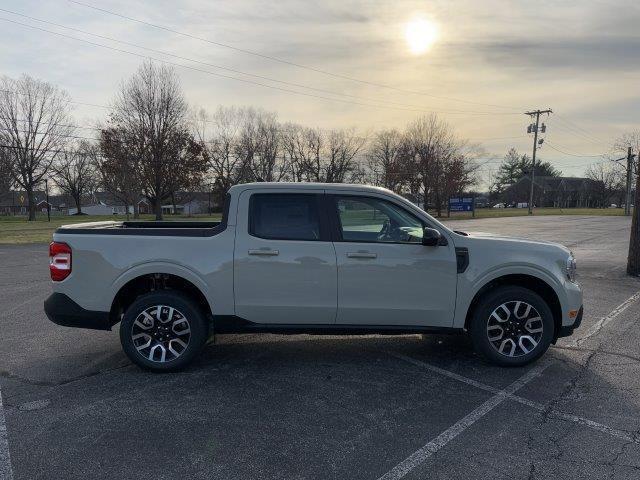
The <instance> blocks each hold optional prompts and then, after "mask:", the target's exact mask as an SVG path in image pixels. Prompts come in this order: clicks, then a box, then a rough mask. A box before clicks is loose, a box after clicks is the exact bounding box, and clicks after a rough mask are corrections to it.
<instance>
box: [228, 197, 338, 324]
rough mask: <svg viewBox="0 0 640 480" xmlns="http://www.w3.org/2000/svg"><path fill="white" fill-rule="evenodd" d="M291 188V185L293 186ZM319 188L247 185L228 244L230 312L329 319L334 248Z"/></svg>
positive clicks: (293, 320) (255, 317) (266, 319)
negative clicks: (230, 246) (231, 285)
mask: <svg viewBox="0 0 640 480" xmlns="http://www.w3.org/2000/svg"><path fill="white" fill-rule="evenodd" d="M294 192H295V191H294ZM322 195H323V190H309V189H305V191H304V193H292V192H291V190H286V189H283V190H274V189H273V188H271V189H263V190H259V189H258V190H247V191H244V192H243V193H242V194H241V195H240V198H239V204H238V215H237V227H236V228H237V230H236V241H235V250H234V296H235V309H236V315H237V316H239V317H241V318H243V319H245V320H249V321H251V322H256V323H270V324H274V323H275V324H333V323H334V322H335V318H336V309H337V278H336V270H337V267H336V254H335V250H334V248H333V243H332V242H331V238H330V231H329V228H328V221H327V217H326V211H325V210H323V209H322V208H321V202H322Z"/></svg>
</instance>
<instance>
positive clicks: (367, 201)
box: [44, 183, 582, 371]
mask: <svg viewBox="0 0 640 480" xmlns="http://www.w3.org/2000/svg"><path fill="white" fill-rule="evenodd" d="M53 240H54V241H53V243H51V245H50V252H49V255H50V271H51V278H52V280H53V293H52V295H51V296H50V297H49V298H48V299H47V300H46V301H45V305H44V306H45V312H46V314H47V316H48V317H49V319H51V320H52V321H53V322H55V323H57V324H59V325H64V326H70V327H80V328H93V329H105V330H108V329H111V327H113V326H114V325H115V324H117V323H118V322H120V339H121V342H122V346H123V349H124V351H125V352H126V354H127V355H128V356H129V358H130V359H131V360H132V361H133V362H134V363H136V364H138V365H139V366H141V367H144V368H148V369H152V370H160V371H175V370H178V369H180V368H183V367H184V366H186V365H187V364H188V363H189V362H191V361H192V360H193V359H194V357H195V356H196V355H197V354H198V353H199V352H200V350H201V349H202V347H203V345H204V344H205V342H206V341H207V339H208V338H209V337H210V336H211V335H212V334H215V333H240V332H246V333H252V332H268V333H280V334H301V333H305V334H345V335H352V334H371V333H376V334H406V333H413V334H415V333H431V332H439V333H442V332H449V333H466V334H469V335H470V336H471V339H472V341H473V344H474V346H475V349H476V350H477V352H478V353H480V354H481V355H482V356H484V357H485V358H487V359H488V360H490V361H492V362H495V363H497V364H499V365H504V366H519V365H524V364H526V363H528V362H531V361H533V360H535V359H536V358H538V357H540V356H541V355H542V354H543V353H544V352H545V351H546V350H547V348H548V347H549V345H550V344H551V343H553V342H555V341H556V339H557V338H558V337H562V336H567V335H570V334H571V333H572V332H573V330H574V329H575V328H576V327H578V325H579V324H580V321H581V319H582V292H581V290H580V287H579V286H578V284H577V283H576V280H575V266H576V264H575V261H574V258H573V256H572V254H571V252H570V251H569V250H568V249H567V248H565V247H563V246H561V245H557V244H553V243H547V242H539V241H529V240H523V239H515V238H505V237H499V236H493V235H488V234H473V233H464V232H457V231H452V230H450V229H449V228H447V227H446V226H445V225H443V224H442V223H440V222H438V221H437V220H435V219H434V218H432V217H431V216H429V215H428V214H427V213H425V212H424V211H422V210H421V209H419V208H417V207H416V206H415V205H413V204H412V203H410V202H409V201H407V200H405V199H403V198H402V197H400V196H398V195H396V194H394V193H392V192H390V191H388V190H385V189H381V188H375V187H368V186H361V185H344V184H313V183H308V184H300V183H291V184H287V183H253V184H245V185H237V186H235V187H233V188H231V190H230V191H229V193H228V195H227V201H226V205H225V209H224V214H223V217H222V221H221V222H220V223H213V222H211V223H208V222H97V223H86V224H77V225H69V226H63V227H61V228H59V229H58V230H56V232H55V233H54V235H53Z"/></svg>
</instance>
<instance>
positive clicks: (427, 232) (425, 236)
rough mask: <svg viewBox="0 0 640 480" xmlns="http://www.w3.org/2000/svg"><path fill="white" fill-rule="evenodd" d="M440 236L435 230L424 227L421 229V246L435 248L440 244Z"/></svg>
mask: <svg viewBox="0 0 640 480" xmlns="http://www.w3.org/2000/svg"><path fill="white" fill-rule="evenodd" d="M441 238H442V235H440V232H439V231H438V230H436V229H435V228H430V227H424V228H423V229H422V245H425V246H427V247H437V246H438V245H439V244H440V239H441Z"/></svg>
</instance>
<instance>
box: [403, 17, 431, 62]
mask: <svg viewBox="0 0 640 480" xmlns="http://www.w3.org/2000/svg"><path fill="white" fill-rule="evenodd" d="M404 38H405V40H406V42H407V46H408V47H409V50H410V51H411V53H413V54H414V55H420V54H423V53H425V52H426V51H427V50H429V48H430V47H431V45H433V43H434V42H435V41H436V39H437V38H438V27H437V26H436V24H435V23H434V22H432V21H431V20H426V19H424V18H416V19H413V20H411V21H409V22H408V23H407V25H406V27H405V30H404Z"/></svg>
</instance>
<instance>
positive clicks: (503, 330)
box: [487, 300, 544, 357]
mask: <svg viewBox="0 0 640 480" xmlns="http://www.w3.org/2000/svg"><path fill="white" fill-rule="evenodd" d="M543 331H544V323H543V321H542V317H540V314H539V313H538V311H537V310H536V309H535V307H533V306H532V305H530V304H528V303H527V302H523V301H517V300H514V301H509V302H505V303H503V304H501V305H499V306H498V307H497V308H496V309H495V310H494V311H493V312H491V315H489V320H488V322H487V339H488V340H489V343H490V344H491V346H492V347H493V348H494V349H495V350H497V352H498V353H500V354H501V355H504V356H506V357H520V356H523V355H527V354H528V353H530V352H532V351H533V350H534V349H535V348H536V347H537V346H538V343H540V340H541V339H542V334H543Z"/></svg>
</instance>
